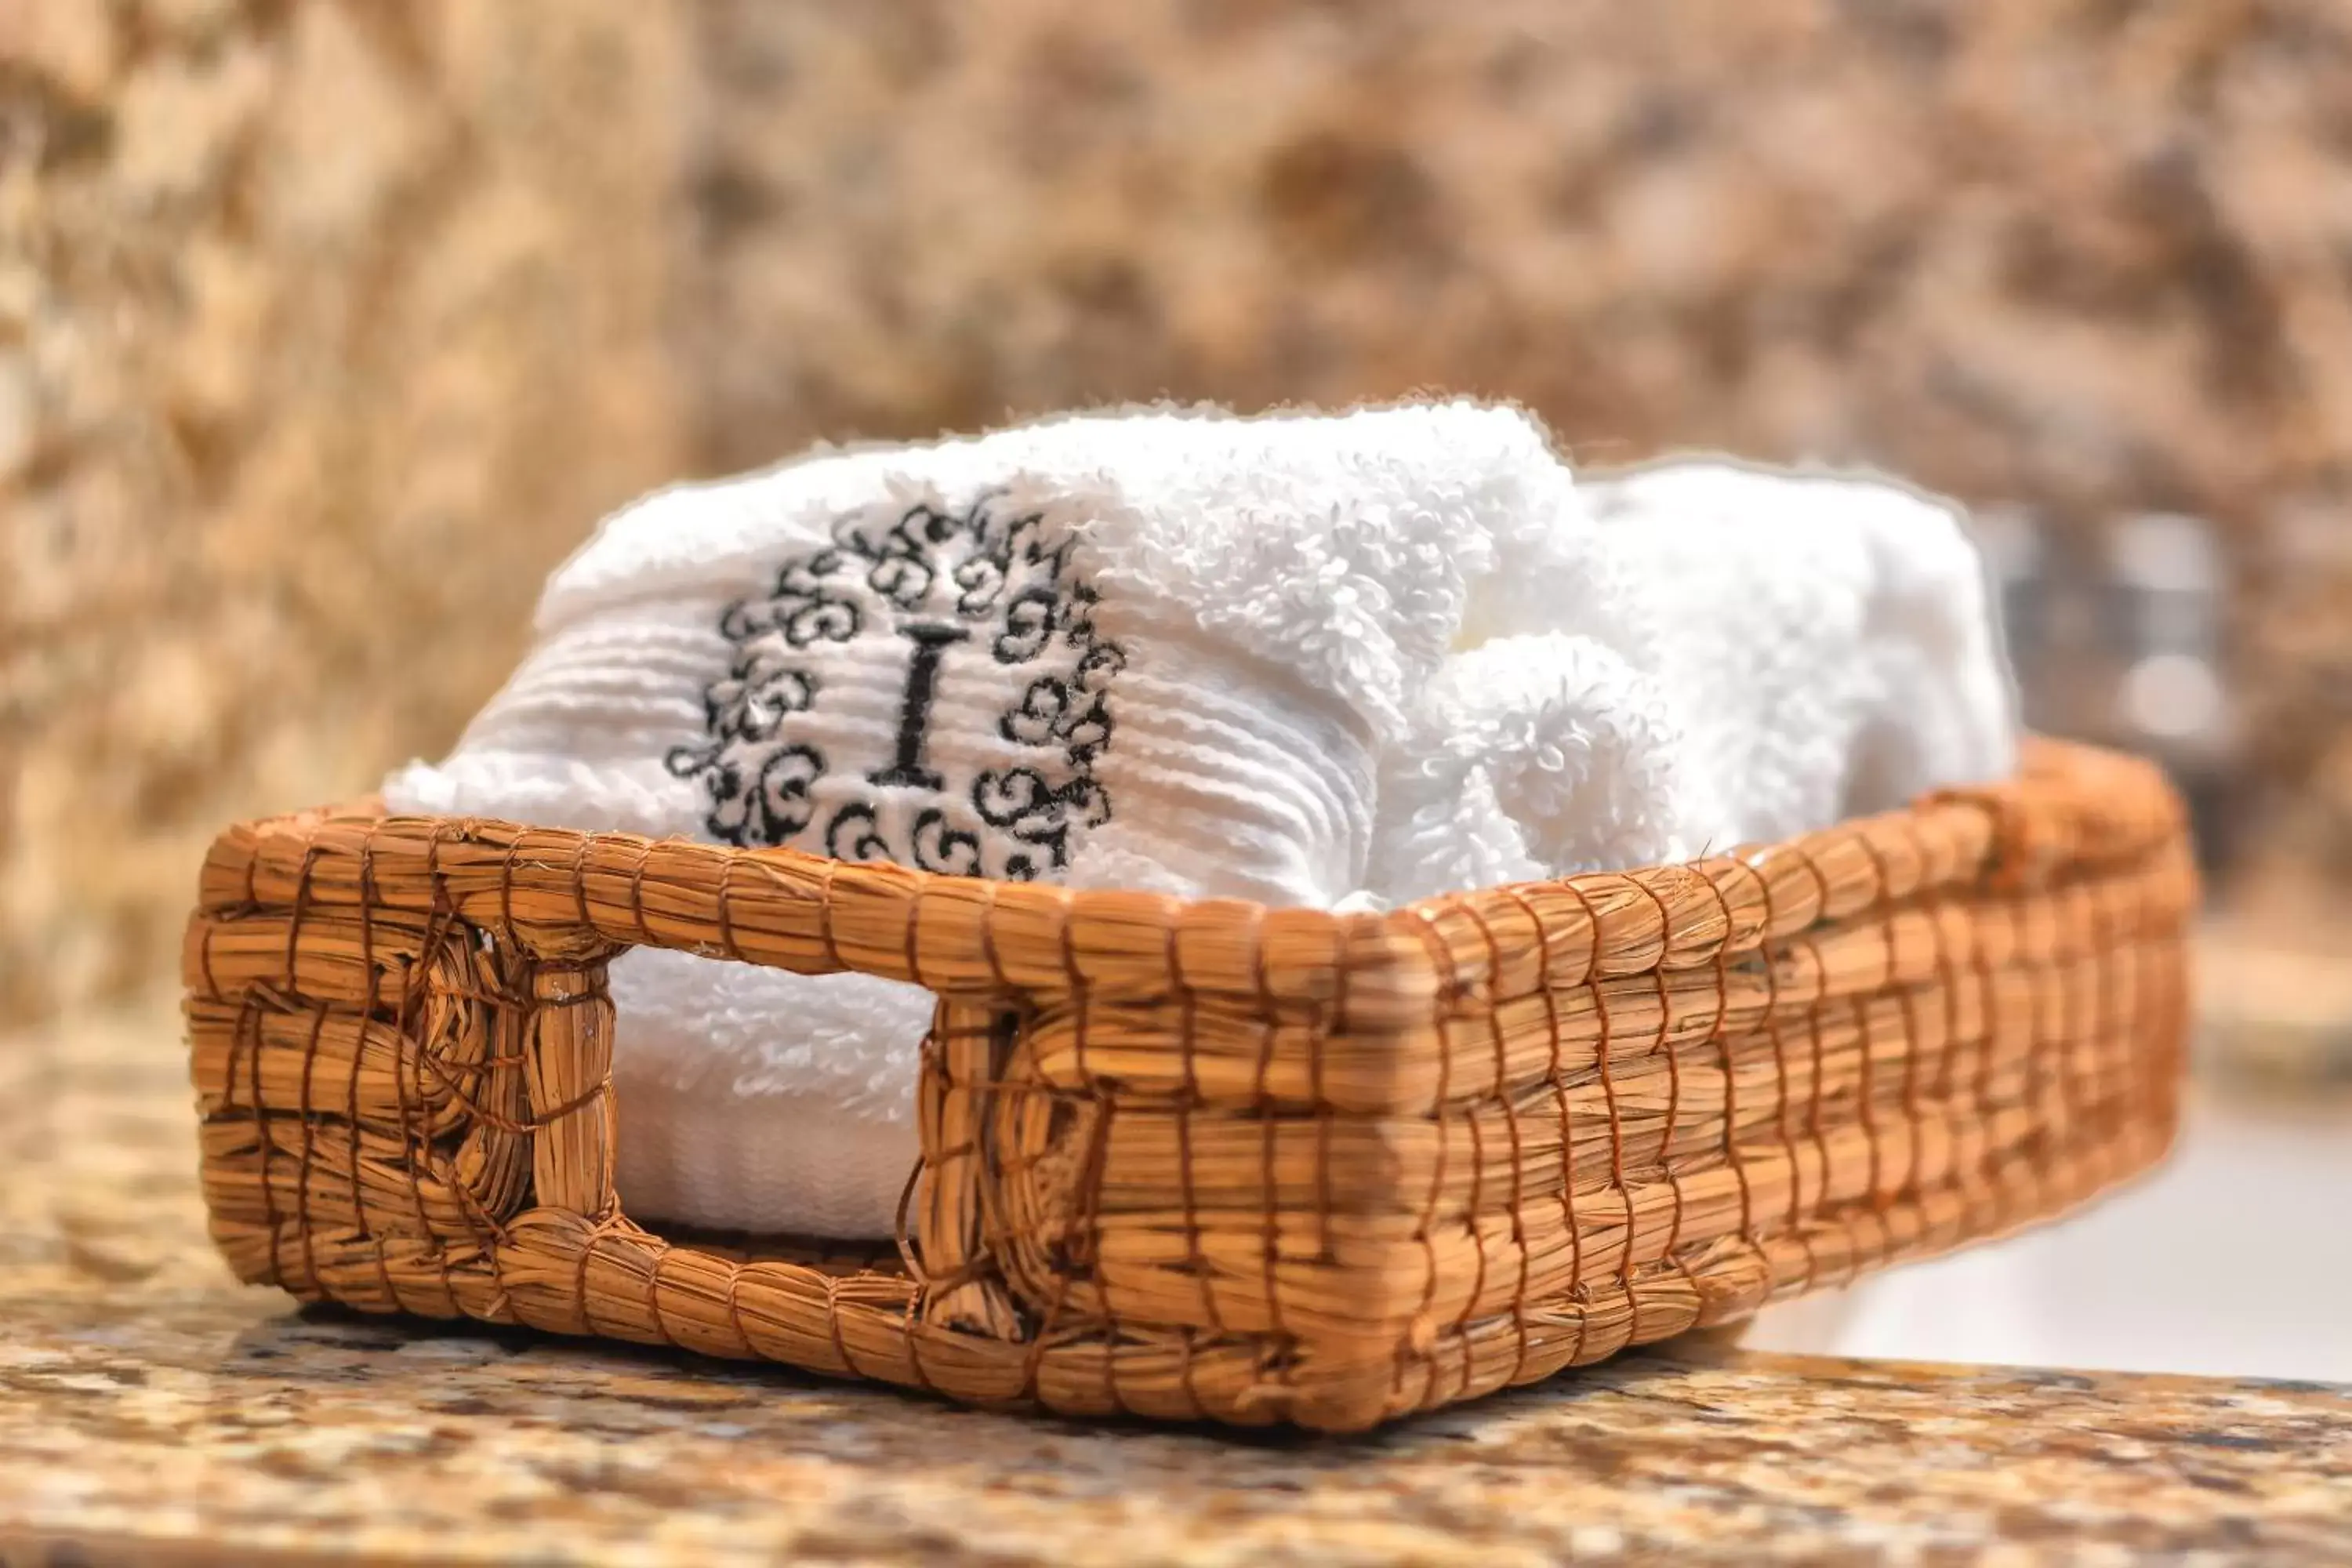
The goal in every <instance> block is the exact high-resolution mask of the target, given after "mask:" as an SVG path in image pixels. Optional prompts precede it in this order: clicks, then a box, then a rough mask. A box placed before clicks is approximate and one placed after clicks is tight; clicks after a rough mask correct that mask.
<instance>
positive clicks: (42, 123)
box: [0, 0, 688, 1016]
mask: <svg viewBox="0 0 2352 1568" xmlns="http://www.w3.org/2000/svg"><path fill="white" fill-rule="evenodd" d="M687 69H688V56H687V53H686V51H685V50H684V48H683V47H681V44H680V42H679V30H678V27H677V18H676V17H675V16H671V15H669V14H667V13H665V12H663V11H661V10H659V9H658V8H653V7H647V6H645V5H639V4H637V3H635V0H566V3H565V4H564V5H560V6H557V5H549V6H536V5H534V6H520V5H473V4H470V3H467V0H446V3H438V4H431V3H427V4H413V3H411V0H387V3H384V4H379V5H340V4H297V5H228V4H205V3H203V0H175V3H173V4H169V5H161V4H142V5H120V6H116V5H97V4H90V3H86V0H11V3H8V4H0V117H5V118H0V552H5V553H0V763H5V765H4V766H0V1016H24V1015H26V1014H30V1013H34V1012H37V1011H39V1010H42V1009H46V1008H48V1007H51V1006H56V1005H70V1004H73V1003H76V1002H79V1001H81V1000H84V999H87V998H90V997H93V996H100V995H106V994H114V993H119V992H121V991H124V990H126V989H130V988H132V987H136V986H138V985H140V984H152V977H153V976H155V975H156V974H158V973H162V972H163V971H164V970H165V969H166V968H167V967H168V965H169V963H170V962H171V955H172V953H173V951H174V949H175V946H176V942H177V935H178V926H179V922H180V920H181V917H182V911H183V910H184V906H185V904H186V902H187V900H188V898H189V895H190V892H191V889H192V887H193V882H192V878H193V876H194V866H195V862H196V859H197V858H198V857H199V856H200V855H201V853H202V849H203V846H204V844H205V841H206V839H207V838H208V837H209V836H210V834H211V832H212V831H213V830H214V828H215V827H216V826H218V825H219V824H221V823H222V822H224V821H226V820H227V819H228V818H229V817H230V816H234V815H236V814H238V813H245V812H250V811H254V810H258V809H265V808H268V807H273V806H280V805H292V804H294V803H297V802H299V801H301V800H304V799H306V798H313V797H318V796H322V795H329V796H331V795H336V794H338V793H347V792H350V791H352V789H354V788H355V787H361V786H364V785H365V784H368V783H369V782H370V781H371V780H372V779H373V778H374V777H375V776H376V775H377V774H378V773H380V772H381V771H382V769H383V765H384V763H386V761H387V760H388V759H391V758H395V757H399V756H402V755H404V754H408V753H412V752H417V751H422V750H431V749H436V748H438V747H440V746H442V745H444V744H446V741H447V740H448V738H449V734H450V730H451V727H452V724H453V722H454V721H457V720H458V719H460V718H461V717H462V715H463V714H464V713H465V712H466V711H467V710H469V709H470V708H471V707H472V706H473V705H474V704H475V703H476V702H478V700H480V698H481V696H482V694H483V693H484V692H485V691H486V690H487V689H488V686H489V685H490V684H492V683H493V682H494V681H495V680H496V679H497V674H498V671H499V668H501V667H502V666H503V665H505V664H506V663H509V662H510V661H511V659H512V658H513V656H514V654H515V652H516V650H517V648H518V647H519V646H520V638H521V637H522V635H523V631H524V624H523V617H524V616H526V615H527V613H528V605H529V584H530V583H531V581H532V580H534V579H535V578H536V577H538V576H539V575H540V574H541V573H542V572H543V571H544V570H545V569H546V567H547V565H548V564H549V563H551V561H552V560H554V559H555V558H557V557H558V556H559V555H560V554H561V553H562V551H563V550H564V549H566V548H568V546H569V545H570V544H571V543H572V542H573V541H574V540H576V539H577V537H578V535H579V533H580V531H581V530H582V529H583V526H584V523H585V522H586V521H588V520H590V519H593V517H594V516H595V515H596V514H597V513H598V512H599V511H600V510H602V509H604V508H605V507H607V506H609V505H611V504H613V503H614V502H615V501H617V500H621V499H624V498H625V497H626V496H627V495H629V494H630V493H631V492H632V491H634V490H635V489H638V488H640V487H642V486H644V485H646V484H647V483H649V482H651V481H653V480H655V479H657V478H659V477H660V476H662V475H664V474H666V473H668V472H671V471H673V470H674V469H675V468H677V466H678V464H679V463H680V461H681V460H682V449H681V436H680V431H681V422H680V418H679V409H680V407H681V403H680V399H679V396H678V395H677V388H676V386H675V385H674V384H673V382H672V380H671V369H670V363H671V362H670V359H669V357H668V355H667V350H666V348H665V346H664V345H665V333H666V323H667V321H668V319H669V313H670V311H671V310H672V308H673V304H674V300H673V297H672V294H671V288H672V284H673V273H674V268H673V267H672V265H671V262H670V257H671V254H672V249H673V246H672V241H671V238H670V237H671V236H672V235H673V234H674V233H675V232H676V231H677V229H678V228H679V226H680V225H681V223H682V217H681V215H680V214H679V213H678V212H677V210H676V207H675V202H676V200H677V196H676V189H677V185H676V173H675V172H676V170H677V167H678V166H679V165H680V163H681V162H682V151H681V148H682V140H681V139H682V136H683V134H684V129H685V127H684V121H682V119H681V117H680V115H679V113H678V107H679V104H680V102H681V100H682V99H683V98H684V96H685V91H686V72H687Z"/></svg>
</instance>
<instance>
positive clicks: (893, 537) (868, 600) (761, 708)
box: [668, 494, 1126, 880]
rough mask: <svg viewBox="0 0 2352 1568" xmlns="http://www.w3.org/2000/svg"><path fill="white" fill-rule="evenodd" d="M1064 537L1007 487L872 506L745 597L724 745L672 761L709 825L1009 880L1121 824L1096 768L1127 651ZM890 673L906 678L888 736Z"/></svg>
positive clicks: (716, 724)
mask: <svg viewBox="0 0 2352 1568" xmlns="http://www.w3.org/2000/svg"><path fill="white" fill-rule="evenodd" d="M1069 550H1070V547H1069V542H1068V541H1067V540H1066V539H1064V540H1060V541H1056V542H1048V541H1047V540H1046V539H1045V530H1044V526H1043V521H1042V519H1041V518H1040V517H1039V516H1037V515H1036V514H1034V513H1026V514H1024V513H1019V512H1016V511H1014V510H1013V509H1011V508H1010V507H1008V506H1007V505H1006V504H1005V503H1004V500H1003V497H1002V496H1001V495H994V494H992V495H984V496H982V498H981V499H980V500H976V501H974V502H973V503H972V504H971V506H970V507H968V508H967V509H965V510H961V511H960V512H959V511H950V510H943V509H941V508H940V507H937V506H933V505H930V504H929V503H918V504H916V505H913V506H910V507H907V508H904V509H903V510H898V509H891V510H887V511H879V512H877V511H875V510H868V511H861V512H856V513H852V514H850V515H849V516H847V517H845V518H843V519H841V520H840V521H838V522H837V523H835V527H834V529H833V542H832V544H831V545H829V546H827V547H826V548H824V549H820V550H816V551H813V552H809V553H808V554H805V555H803V556H800V557H798V558H795V559H793V560H792V561H789V562H786V563H784V565H783V566H782V569H781V570H780V571H779V572H778V573H777V574H776V577H775V582H774V586H773V588H772V590H771V591H770V592H768V593H766V594H764V595H757V596H754V597H751V598H748V599H744V600H741V601H740V602H738V603H736V604H734V605H730V606H729V607H728V608H727V610H726V612H725V614H724V615H723V616H721V617H720V620H719V629H720V630H721V631H722V632H723V633H724V634H725V635H726V637H727V638H728V640H729V641H730V642H731V643H733V644H734V645H735V650H736V651H735V657H734V658H733V659H732V660H731V661H730V665H729V667H728V670H727V673H726V675H725V676H723V677H722V678H721V679H718V680H716V681H714V682H712V683H711V685H710V686H709V689H707V690H706V691H705V693H704V698H703V707H704V712H705V717H706V721H707V723H708V726H709V735H708V738H707V739H706V740H704V741H702V742H698V743H696V744H693V745H688V746H680V747H678V748H677V749H676V750H674V751H672V752H670V753H669V756H668V766H669V769H670V771H671V772H672V773H676V774H677V775H678V776H680V777H692V778H698V779H699V780H700V781H701V783H702V784H703V787H704V789H705V790H706V791H707V792H708V794H709V800H710V809H709V816H708V819H707V825H708V826H709V830H710V832H711V833H712V835H713V836H715V837H719V838H721V839H724V840H725V841H727V842H729V843H730V844H738V845H768V844H788V843H789V844H796V845H798V846H800V847H804V848H811V849H815V850H818V851H821V852H822V853H824V854H828V855H832V856H835V857H836V858H842V859H848V860H893V861H897V862H899V863H900V864H903V865H909V866H916V867H919V868H923V869H925V870H931V871H949V872H956V873H961V874H967V875H977V876H990V877H1002V878H1008V879H1015V880H1026V879H1032V878H1034V877H1037V876H1039V875H1041V874H1043V873H1045V871H1047V870H1049V869H1059V868H1063V867H1065V866H1066V865H1067V864H1068V863H1069V858H1070V854H1071V851H1072V848H1073V847H1074V838H1075V836H1076V835H1077V834H1079V833H1082V832H1083V831H1084V830H1085V829H1087V828H1088V827H1093V826H1099V825H1101V824H1102V823H1104V822H1107V821H1108V820H1109V818H1110V810H1111V803H1110V798H1109V796H1108V794H1106V792H1105V791H1104V789H1103V787H1102V785H1101V784H1100V783H1099V782H1098V781H1097V779H1096V778H1095V775H1094V766H1095V762H1096V759H1097V757H1099V756H1100V755H1101V753H1102V752H1103V750H1104V748H1106V747H1107V746H1108V745H1109V744H1110V739H1111V711H1110V702H1109V689H1110V686H1111V683H1112V679H1113V678H1114V677H1115V676H1117V674H1118V671H1119V670H1120V669H1121V668H1123V666H1124V664H1125V662H1126V660H1125V655H1124V654H1123V653H1122V652H1121V650H1120V649H1119V647H1118V645H1117V644H1115V643H1112V642H1110V641H1108V640H1107V639H1105V638H1103V637H1100V636H1098V635H1097V632H1096V630H1095V626H1094V607H1095V604H1096V595H1095V593H1094V590H1093V589H1092V588H1090V587H1088V586H1087V584H1083V583H1080V582H1077V581H1076V580H1074V578H1073V577H1072V574H1071V572H1070V561H1069ZM877 668H879V669H890V670H895V671H896V679H895V682H894V684H893V686H892V691H893V695H894V702H893V714H894V716H895V725H890V726H888V738H887V742H884V741H881V740H879V739H878V738H877V737H878V735H879V733H880V731H881V730H882V729H883V728H884V727H885V726H884V725H880V724H877V723H876V722H874V718H875V717H876V716H877V715H875V714H874V713H873V712H872V704H873V702H874V700H875V690H874V679H873V672H874V671H875V670H877Z"/></svg>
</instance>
